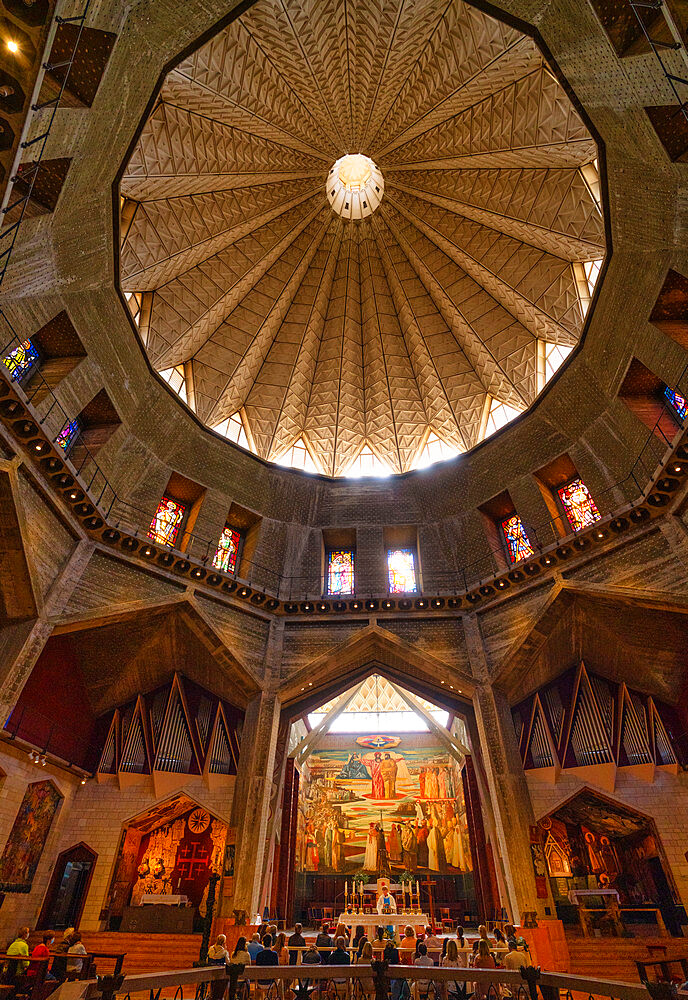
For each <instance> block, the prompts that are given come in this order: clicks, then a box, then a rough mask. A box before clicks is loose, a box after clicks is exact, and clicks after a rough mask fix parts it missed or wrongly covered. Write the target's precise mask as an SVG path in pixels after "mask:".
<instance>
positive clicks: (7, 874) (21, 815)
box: [0, 781, 62, 892]
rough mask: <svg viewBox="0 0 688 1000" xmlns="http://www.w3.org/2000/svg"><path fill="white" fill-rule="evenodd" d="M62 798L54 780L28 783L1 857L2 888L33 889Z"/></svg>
mask: <svg viewBox="0 0 688 1000" xmlns="http://www.w3.org/2000/svg"><path fill="white" fill-rule="evenodd" d="M61 801H62V796H61V795H60V793H59V792H58V790H57V788H55V786H54V785H53V783H52V781H35V782H34V783H33V784H32V785H29V786H28V788H27V789H26V791H25V792H24V798H23V799H22V803H21V805H20V807H19V812H18V813H17V816H16V819H15V821H14V825H13V827H12V829H11V831H10V835H9V837H8V838H7V843H6V844H5V850H4V851H3V853H2V857H1V858H0V892H30V890H31V886H32V884H33V877H34V875H35V874H36V868H37V867H38V862H39V861H40V858H41V854H42V853H43V848H44V847H45V842H46V840H47V838H48V833H49V832H50V827H51V826H52V822H53V819H54V818H55V813H56V812H57V810H58V807H59V805H60V802H61Z"/></svg>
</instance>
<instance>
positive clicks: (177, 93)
mask: <svg viewBox="0 0 688 1000" xmlns="http://www.w3.org/2000/svg"><path fill="white" fill-rule="evenodd" d="M348 152H363V153H365V154H367V155H369V156H371V157H372V158H373V160H375V162H376V163H377V165H378V167H379V168H380V170H381V171H382V174H383V177H384V179H385V189H384V196H383V199H382V203H381V204H380V206H379V208H378V209H377V210H376V211H375V212H374V214H373V215H371V216H369V217H367V218H365V219H364V220H363V221H361V222H351V221H348V220H342V219H341V218H340V217H339V216H338V215H335V214H334V213H333V212H332V210H331V209H330V207H329V205H328V202H327V198H326V194H325V180H326V178H327V174H328V170H329V169H330V167H331V166H332V164H333V163H334V161H335V160H337V159H338V158H339V157H340V156H342V155H343V154H345V153H348ZM596 156H597V151H596V147H595V143H594V142H593V140H592V138H591V136H590V135H589V134H588V132H587V130H586V128H585V126H584V125H583V123H582V121H581V119H580V117H579V115H578V113H577V111H576V110H575V109H574V108H573V106H572V104H571V102H570V100H569V98H568V96H567V94H566V92H565V90H564V89H563V88H562V86H561V84H560V83H559V82H558V80H557V79H556V77H555V76H554V74H553V73H552V72H551V71H550V69H549V68H548V67H547V65H546V63H545V60H544V58H543V56H542V54H541V52H540V51H539V49H538V47H537V45H536V44H535V42H534V41H533V40H532V39H531V38H529V37H527V36H525V35H523V34H521V33H520V32H519V31H518V30H517V29H515V28H514V27H512V26H508V25H505V24H502V23H501V22H498V21H496V20H495V19H494V18H492V17H490V16H489V15H488V14H486V13H484V12H483V11H480V10H478V9H476V8H475V7H471V6H470V5H469V4H467V3H464V2H462V0H449V2H447V0H426V2H424V3H409V2H406V0H333V2H332V3H328V4H322V3H318V2H317V0H258V2H257V3H255V4H253V5H252V6H251V7H250V8H249V9H248V10H247V11H245V12H244V13H243V14H242V15H241V16H240V17H239V18H237V19H235V20H234V21H232V23H231V24H229V25H228V26H227V27H225V28H224V29H223V30H222V31H220V32H219V33H218V34H217V35H216V36H215V37H214V38H212V39H210V40H209V41H207V42H206V43H205V44H204V45H202V46H200V47H199V48H198V49H197V50H196V51H195V52H193V53H192V54H191V55H189V56H187V57H186V58H185V59H184V60H183V62H181V63H180V64H179V65H178V66H177V67H176V68H175V69H174V70H173V71H171V72H170V73H169V74H168V76H167V78H166V80H165V82H164V84H163V87H162V90H161V96H160V100H159V101H158V103H157V104H156V106H155V108H154V109H153V111H152V113H151V115H150V117H149V119H148V121H147V122H146V124H145V126H144V128H143V131H142V133H141V136H140V138H139V141H138V144H137V146H136V148H135V150H134V152H133V154H132V157H131V160H130V162H129V165H128V167H127V169H126V172H125V175H124V177H123V179H122V183H121V190H122V194H123V195H125V196H126V198H127V199H131V200H133V201H134V202H136V203H137V204H136V210H135V212H134V214H133V218H132V219H131V223H130V224H129V225H128V227H127V229H126V231H125V233H124V240H123V245H122V248H121V258H120V263H121V280H122V286H123V288H124V289H125V290H127V291H136V292H141V291H147V292H150V293H152V296H151V299H150V321H149V323H148V325H147V328H146V349H147V351H148V354H149V357H150V360H151V363H152V364H153V366H154V367H155V368H156V370H157V371H161V370H165V369H168V368H170V367H173V366H175V365H179V364H185V365H187V369H186V371H187V373H188V374H189V376H190V379H191V384H192V385H193V390H194V391H193V395H192V397H191V398H192V400H193V405H194V408H195V410H196V412H197V414H198V416H199V417H200V419H202V420H203V421H205V422H207V423H208V424H209V425H210V426H216V425H217V424H219V423H221V422H222V421H224V420H226V419H227V418H228V417H230V416H231V415H232V414H233V413H235V412H237V411H238V410H241V411H242V413H243V414H244V415H245V418H246V424H247V427H248V428H249V429H250V433H249V435H248V437H249V440H250V442H251V449H252V450H254V451H255V452H256V453H257V454H258V455H260V456H261V457H262V458H265V459H268V460H271V461H276V460H279V459H280V457H281V456H284V454H285V453H286V452H288V451H289V449H290V448H291V447H292V446H293V445H294V444H295V442H301V441H302V442H303V443H304V446H305V448H306V449H307V450H308V453H309V455H310V456H312V459H313V462H314V466H315V467H316V468H317V469H318V470H322V471H323V472H324V473H325V474H327V475H334V476H337V475H343V474H345V473H346V470H347V469H349V468H350V467H351V466H352V463H353V462H354V460H355V459H356V456H357V455H358V454H359V453H360V452H361V449H362V448H363V446H364V445H366V447H369V448H371V449H372V450H373V451H374V453H375V454H376V455H377V456H378V457H379V459H380V461H381V462H383V463H384V465H385V466H387V467H388V468H389V469H390V470H391V471H393V472H405V471H407V470H408V469H411V468H413V467H414V466H415V464H416V463H417V462H418V461H419V456H420V455H421V454H422V450H423V444H424V442H425V440H426V439H427V435H428V432H429V429H430V428H432V429H433V430H434V431H435V432H436V433H437V434H438V435H440V437H441V438H442V440H443V441H444V442H446V444H447V447H448V448H449V449H450V450H451V451H453V453H458V452H462V451H466V450H467V449H469V448H471V447H473V446H474V445H475V444H477V443H478V442H479V441H480V440H481V437H482V435H483V434H484V433H485V427H484V421H483V420H482V416H483V413H484V412H485V407H486V405H487V403H488V402H489V400H490V399H492V400H497V401H499V402H502V403H505V404H507V405H509V406H510V407H512V408H513V410H514V411H518V412H521V411H523V410H524V409H526V408H527V407H528V406H529V405H530V404H531V403H532V402H533V400H534V399H535V397H536V395H537V393H538V391H539V390H540V389H541V387H542V386H541V380H539V379H538V342H539V341H542V340H544V341H547V342H549V343H553V344H559V345H562V347H565V348H572V347H574V346H575V345H576V343H577V342H578V340H579V338H580V334H581V329H582V324H583V317H584V312H583V310H582V308H581V303H580V300H579V292H578V288H577V285H576V281H575V276H574V272H573V266H572V265H573V262H585V261H588V260H599V259H601V258H602V257H603V256H604V249H605V247H604V225H603V219H602V216H601V213H600V210H599V208H598V206H597V204H596V202H595V200H594V198H593V197H592V195H591V194H590V191H589V188H588V186H587V185H586V183H585V182H584V181H583V178H582V176H581V173H580V167H581V166H584V165H588V164H592V163H593V161H595V159H596ZM130 204H131V202H130V201H129V202H128V205H130ZM129 211H130V210H129ZM130 214H131V212H130Z"/></svg>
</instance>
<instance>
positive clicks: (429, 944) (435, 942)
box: [424, 927, 442, 962]
mask: <svg viewBox="0 0 688 1000" xmlns="http://www.w3.org/2000/svg"><path fill="white" fill-rule="evenodd" d="M424 944H425V947H426V948H427V950H428V955H429V956H430V958H431V959H432V960H433V962H434V961H435V959H436V958H437V959H439V956H440V952H441V951H442V939H441V938H438V937H437V935H436V934H433V931H432V927H426V928H425V938H424Z"/></svg>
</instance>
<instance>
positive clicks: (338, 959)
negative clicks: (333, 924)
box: [328, 937, 351, 965]
mask: <svg viewBox="0 0 688 1000" xmlns="http://www.w3.org/2000/svg"><path fill="white" fill-rule="evenodd" d="M335 944H336V948H335V949H334V951H333V952H332V954H331V955H330V961H329V963H328V964H329V965H351V958H350V956H349V952H348V951H347V950H346V940H345V938H343V937H338V938H337V940H336V941H335Z"/></svg>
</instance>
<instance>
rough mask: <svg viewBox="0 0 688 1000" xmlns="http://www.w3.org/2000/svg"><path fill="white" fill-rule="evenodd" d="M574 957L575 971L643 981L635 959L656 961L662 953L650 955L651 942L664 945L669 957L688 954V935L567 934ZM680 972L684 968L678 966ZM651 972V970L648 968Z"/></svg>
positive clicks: (609, 977) (627, 980)
mask: <svg viewBox="0 0 688 1000" xmlns="http://www.w3.org/2000/svg"><path fill="white" fill-rule="evenodd" d="M566 943H567V945H568V949H569V956H570V960H571V973H572V974H573V975H575V974H578V975H581V976H590V977H593V978H594V977H598V978H601V979H618V980H621V981H623V982H627V983H637V982H639V977H638V970H637V969H636V966H635V961H634V960H635V959H638V960H639V961H641V962H642V961H643V959H645V960H647V961H652V960H653V958H654V959H659V958H661V957H662V956H661V955H658V954H655V955H654V956H651V955H650V952H649V951H648V948H647V945H648V944H650V945H652V944H661V945H664V946H666V948H667V956H668V957H669V958H671V957H672V955H682V956H683V955H688V942H687V941H685V939H684V938H670V937H645V936H642V937H634V938H617V937H603V938H589V937H582V936H581V937H578V936H574V935H571V934H568V933H567V935H566ZM676 968H677V972H680V968H679V967H678V966H677V967H676ZM648 971H649V970H648Z"/></svg>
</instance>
